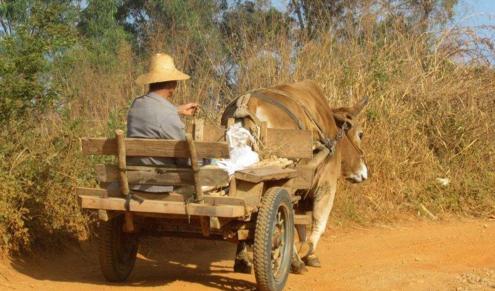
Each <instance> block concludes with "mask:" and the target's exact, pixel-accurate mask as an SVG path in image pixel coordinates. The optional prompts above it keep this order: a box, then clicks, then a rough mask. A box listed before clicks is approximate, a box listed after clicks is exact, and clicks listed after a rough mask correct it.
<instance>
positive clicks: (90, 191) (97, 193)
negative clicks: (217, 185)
mask: <svg viewBox="0 0 495 291" xmlns="http://www.w3.org/2000/svg"><path fill="white" fill-rule="evenodd" d="M131 192H134V191H131ZM76 194H77V195H78V196H94V197H100V198H105V197H103V196H102V195H107V196H106V197H116V198H121V197H119V195H120V193H119V190H118V189H99V188H86V187H78V188H76ZM138 195H139V196H140V197H142V198H144V199H146V200H152V201H168V202H184V201H185V200H187V199H185V197H187V195H184V194H179V193H174V192H172V193H169V194H154V193H142V192H138ZM204 200H205V203H206V204H208V205H210V206H217V205H233V206H244V205H246V200H245V199H243V198H242V197H229V196H209V195H205V196H204Z"/></svg>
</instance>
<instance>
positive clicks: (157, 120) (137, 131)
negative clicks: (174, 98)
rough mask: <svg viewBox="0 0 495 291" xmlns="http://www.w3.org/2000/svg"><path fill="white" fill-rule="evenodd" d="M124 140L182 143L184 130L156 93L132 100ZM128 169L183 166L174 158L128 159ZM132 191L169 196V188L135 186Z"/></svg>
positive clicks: (170, 105) (176, 117)
mask: <svg viewBox="0 0 495 291" xmlns="http://www.w3.org/2000/svg"><path fill="white" fill-rule="evenodd" d="M127 137H132V138H152V139H175V140H185V139H186V137H185V126H184V123H183V122H182V121H181V119H180V117H179V114H178V112H177V107H175V106H174V105H173V104H172V103H170V101H168V100H166V99H165V98H163V97H161V96H160V95H158V94H155V93H148V94H146V95H143V96H141V97H138V98H136V99H135V100H134V102H133V103H132V105H131V108H130V109H129V113H128V115H127ZM127 164H128V165H135V166H136V165H146V166H162V165H163V166H166V165H176V164H180V165H183V164H185V163H184V161H183V160H182V161H180V160H177V159H174V158H156V157H129V158H127ZM132 189H133V190H139V191H146V192H169V191H171V190H172V187H163V186H145V185H141V186H134V187H132Z"/></svg>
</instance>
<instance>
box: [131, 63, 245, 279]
mask: <svg viewBox="0 0 495 291" xmlns="http://www.w3.org/2000/svg"><path fill="white" fill-rule="evenodd" d="M189 78H190V77H189V76H188V75H186V74H184V73H182V72H181V71H179V70H177V69H176V68H175V65H174V61H173V59H172V57H170V56H169V55H167V54H156V55H154V56H153V57H152V59H151V65H150V71H149V72H148V73H146V74H143V75H141V76H139V77H138V78H137V80H136V83H137V84H138V85H142V86H143V85H149V91H148V93H147V94H146V95H143V96H141V97H138V98H136V100H134V102H133V103H132V105H131V108H130V109H129V113H128V115H127V136H128V137H134V138H153V139H175V140H185V139H186V137H185V126H184V123H182V121H181V120H180V118H179V114H180V115H184V116H190V115H193V114H194V113H195V111H196V110H197V108H198V104H197V103H187V104H184V105H180V106H177V107H176V106H174V105H173V104H172V102H171V98H172V96H173V94H174V91H175V88H176V87H177V82H178V81H181V80H187V79H189ZM127 164H129V165H170V164H174V165H175V164H187V161H185V160H179V159H173V158H154V157H139V158H138V157H131V158H128V159H127ZM131 189H132V190H135V191H144V192H154V193H164V192H171V191H173V190H174V189H173V187H172V186H149V185H148V186H147V185H137V186H133V187H132V188H131ZM251 269H252V263H251V262H250V261H249V258H248V257H247V250H246V246H245V244H244V243H239V244H238V246H237V252H236V259H235V265H234V270H235V271H236V272H241V273H251Z"/></svg>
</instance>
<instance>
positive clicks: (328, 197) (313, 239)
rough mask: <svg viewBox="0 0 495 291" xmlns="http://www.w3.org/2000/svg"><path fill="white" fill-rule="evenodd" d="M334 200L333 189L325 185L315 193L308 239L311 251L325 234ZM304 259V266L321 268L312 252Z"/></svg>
mask: <svg viewBox="0 0 495 291" xmlns="http://www.w3.org/2000/svg"><path fill="white" fill-rule="evenodd" d="M334 198H335V188H333V187H330V186H329V184H325V185H324V186H323V187H321V188H320V189H319V190H318V191H317V193H316V197H315V199H314V204H313V227H312V231H311V235H310V238H309V241H310V243H311V245H312V251H314V250H315V249H316V247H317V245H318V242H319V240H320V238H321V235H322V234H323V233H324V232H325V228H326V226H327V222H328V217H329V215H330V212H331V211H332V207H333V200H334ZM305 259H306V265H308V266H312V267H320V266H321V264H320V261H319V259H318V257H317V256H316V255H315V254H314V253H313V252H311V253H310V254H309V255H308V256H307V257H306V258H305Z"/></svg>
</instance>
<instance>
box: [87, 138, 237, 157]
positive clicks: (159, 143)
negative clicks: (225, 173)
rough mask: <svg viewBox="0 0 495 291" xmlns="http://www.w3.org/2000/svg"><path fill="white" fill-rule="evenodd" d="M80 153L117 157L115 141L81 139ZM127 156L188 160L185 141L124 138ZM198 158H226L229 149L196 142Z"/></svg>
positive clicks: (225, 144) (221, 144) (209, 143)
mask: <svg viewBox="0 0 495 291" xmlns="http://www.w3.org/2000/svg"><path fill="white" fill-rule="evenodd" d="M81 146H82V152H83V154H86V155H117V143H116V141H115V139H108V138H82V139H81ZM125 146H126V152H127V156H131V157H176V158H188V157H189V150H188V146H187V142H186V141H178V140H166V139H144V138H126V139H125ZM196 151H197V154H198V158H199V159H202V158H228V157H229V147H228V145H227V143H225V142H200V141H198V142H196Z"/></svg>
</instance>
